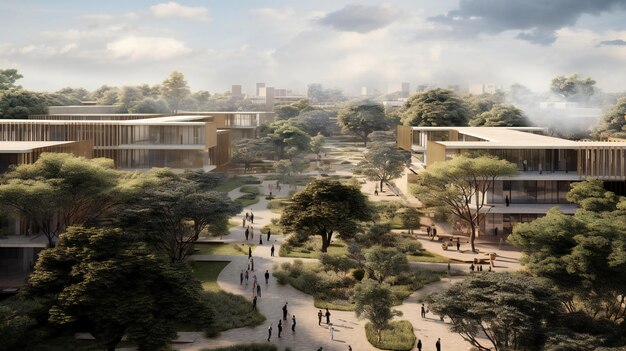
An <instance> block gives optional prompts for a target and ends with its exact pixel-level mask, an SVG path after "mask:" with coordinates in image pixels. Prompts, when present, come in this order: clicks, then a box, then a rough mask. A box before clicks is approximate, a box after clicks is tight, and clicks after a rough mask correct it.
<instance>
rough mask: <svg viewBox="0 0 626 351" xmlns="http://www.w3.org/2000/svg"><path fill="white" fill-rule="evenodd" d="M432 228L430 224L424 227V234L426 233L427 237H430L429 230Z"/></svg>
mask: <svg viewBox="0 0 626 351" xmlns="http://www.w3.org/2000/svg"><path fill="white" fill-rule="evenodd" d="M432 230H433V228H432V227H431V226H428V227H426V234H427V235H428V237H429V238H430V232H431V231H432Z"/></svg>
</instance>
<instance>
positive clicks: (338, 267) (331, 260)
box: [319, 253, 357, 275]
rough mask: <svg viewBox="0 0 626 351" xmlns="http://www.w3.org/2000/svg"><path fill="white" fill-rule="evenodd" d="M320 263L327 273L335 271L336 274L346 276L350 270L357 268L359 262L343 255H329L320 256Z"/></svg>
mask: <svg viewBox="0 0 626 351" xmlns="http://www.w3.org/2000/svg"><path fill="white" fill-rule="evenodd" d="M319 259H320V263H321V264H322V266H323V267H324V270H325V271H333V272H335V273H343V274H344V275H345V274H346V272H348V271H349V270H350V269H352V268H355V267H356V266H357V262H356V261H355V260H353V259H352V258H350V257H347V256H343V255H331V254H327V253H323V254H320V256H319Z"/></svg>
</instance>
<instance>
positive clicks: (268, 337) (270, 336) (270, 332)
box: [267, 324, 272, 342]
mask: <svg viewBox="0 0 626 351" xmlns="http://www.w3.org/2000/svg"><path fill="white" fill-rule="evenodd" d="M271 338H272V325H271V324H270V327H269V328H267V342H269V341H270V339H271Z"/></svg>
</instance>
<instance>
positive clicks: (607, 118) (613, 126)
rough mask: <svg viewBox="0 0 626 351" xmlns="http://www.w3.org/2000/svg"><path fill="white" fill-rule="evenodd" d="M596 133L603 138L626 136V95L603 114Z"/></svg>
mask: <svg viewBox="0 0 626 351" xmlns="http://www.w3.org/2000/svg"><path fill="white" fill-rule="evenodd" d="M594 134H595V135H596V136H598V137H602V138H606V137H616V138H626V97H623V98H620V99H619V100H618V101H617V103H615V105H614V106H613V107H612V108H611V109H610V110H608V111H606V112H605V113H604V115H602V118H601V119H600V125H599V126H598V127H597V128H596V129H595V130H594Z"/></svg>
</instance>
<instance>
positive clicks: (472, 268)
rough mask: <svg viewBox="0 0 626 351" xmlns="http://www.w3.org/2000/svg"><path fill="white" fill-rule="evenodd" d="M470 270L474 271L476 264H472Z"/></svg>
mask: <svg viewBox="0 0 626 351" xmlns="http://www.w3.org/2000/svg"><path fill="white" fill-rule="evenodd" d="M470 271H472V272H473V271H474V264H473V263H472V264H471V265H470Z"/></svg>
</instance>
